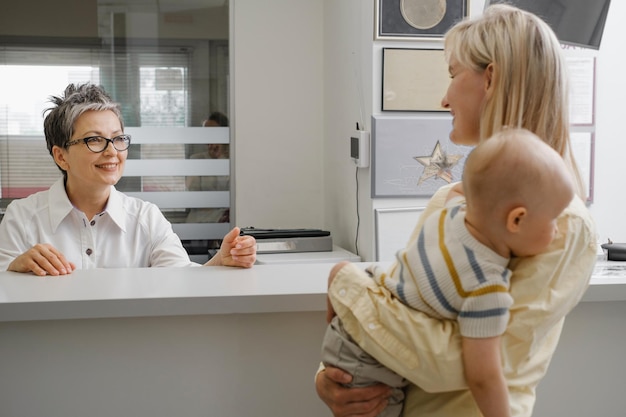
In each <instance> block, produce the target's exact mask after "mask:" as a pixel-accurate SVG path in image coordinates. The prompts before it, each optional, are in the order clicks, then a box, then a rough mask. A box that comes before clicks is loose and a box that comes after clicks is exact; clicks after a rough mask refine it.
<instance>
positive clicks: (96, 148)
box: [65, 135, 130, 153]
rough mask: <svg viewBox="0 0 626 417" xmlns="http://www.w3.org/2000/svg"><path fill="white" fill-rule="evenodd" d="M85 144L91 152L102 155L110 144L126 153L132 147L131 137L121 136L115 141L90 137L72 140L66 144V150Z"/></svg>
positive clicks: (114, 139) (101, 137)
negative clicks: (78, 144)
mask: <svg viewBox="0 0 626 417" xmlns="http://www.w3.org/2000/svg"><path fill="white" fill-rule="evenodd" d="M81 142H84V143H85V145H87V147H88V148H89V150H90V151H91V152H95V153H100V152H104V150H105V149H106V148H107V147H108V146H109V142H111V144H112V145H113V147H114V148H115V150H116V151H119V152H121V151H125V150H126V149H128V147H129V146H130V135H119V136H116V137H114V138H113V139H109V138H105V137H103V136H89V137H88V138H84V139H76V140H71V141H69V142H67V143H66V144H65V147H66V148H69V147H70V146H72V145H76V144H77V143H81Z"/></svg>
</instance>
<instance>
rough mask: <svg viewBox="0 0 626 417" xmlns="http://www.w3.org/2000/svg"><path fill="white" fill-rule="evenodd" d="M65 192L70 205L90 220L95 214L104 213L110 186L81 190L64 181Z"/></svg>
mask: <svg viewBox="0 0 626 417" xmlns="http://www.w3.org/2000/svg"><path fill="white" fill-rule="evenodd" d="M65 192H66V193H67V197H68V198H69V200H70V202H71V203H72V205H73V206H74V207H76V208H77V209H78V210H80V211H82V212H83V213H85V216H87V219H89V220H91V219H93V218H94V216H95V215H96V214H98V213H101V212H103V211H104V209H105V207H106V205H107V202H108V201H109V196H110V195H111V186H110V185H107V186H104V187H96V188H91V189H83V188H79V187H75V186H72V185H71V184H70V183H68V182H67V181H66V183H65Z"/></svg>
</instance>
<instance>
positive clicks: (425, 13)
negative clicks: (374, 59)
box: [374, 0, 469, 40]
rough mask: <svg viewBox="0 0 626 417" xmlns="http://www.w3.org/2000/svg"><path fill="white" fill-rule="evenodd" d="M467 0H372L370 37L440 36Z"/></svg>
mask: <svg viewBox="0 0 626 417" xmlns="http://www.w3.org/2000/svg"><path fill="white" fill-rule="evenodd" d="M468 1H469V0H376V10H375V22H376V30H375V33H374V39H380V40H383V39H390V40H415V39H442V38H443V35H444V34H445V33H446V31H447V30H448V29H450V27H452V26H453V25H454V24H455V23H456V22H458V21H459V20H461V19H463V18H464V17H466V16H467V10H468V4H467V3H468Z"/></svg>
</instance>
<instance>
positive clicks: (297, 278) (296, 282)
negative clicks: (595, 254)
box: [0, 261, 626, 321]
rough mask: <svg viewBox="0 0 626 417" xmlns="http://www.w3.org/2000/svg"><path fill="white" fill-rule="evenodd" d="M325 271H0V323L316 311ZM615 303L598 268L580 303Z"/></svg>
mask: <svg viewBox="0 0 626 417" xmlns="http://www.w3.org/2000/svg"><path fill="white" fill-rule="evenodd" d="M333 265H334V264H333V263H317V264H306V265H297V264H275V265H256V266H254V267H253V268H251V269H238V268H228V267H196V268H191V267H190V268H134V269H133V268H130V269H92V270H77V271H74V272H73V273H72V274H70V275H65V276H59V277H50V276H47V277H37V276H34V275H31V274H18V273H14V272H0V321H24V320H54V319H83V318H111V317H150V316H180V315H205V314H234V313H277V312H307V311H323V310H324V309H325V308H326V304H325V297H326V286H327V277H328V272H329V271H330V269H331V268H332V266H333ZM360 265H363V267H365V266H367V265H369V263H365V262H364V263H360ZM621 300H626V263H620V262H608V261H598V263H597V264H596V268H595V270H594V274H593V277H592V279H591V285H590V287H589V289H588V291H587V292H586V294H585V296H584V298H583V301H596V302H598V301H621Z"/></svg>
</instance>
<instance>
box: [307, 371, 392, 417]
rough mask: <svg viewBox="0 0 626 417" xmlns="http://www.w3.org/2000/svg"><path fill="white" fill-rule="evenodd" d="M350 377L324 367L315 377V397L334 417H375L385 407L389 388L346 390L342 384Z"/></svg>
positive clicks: (373, 387)
mask: <svg viewBox="0 0 626 417" xmlns="http://www.w3.org/2000/svg"><path fill="white" fill-rule="evenodd" d="M350 381H352V376H351V375H350V374H348V373H346V372H344V371H342V370H341V369H339V368H334V367H332V366H328V367H326V368H325V369H324V370H322V371H320V372H318V374H317V375H316V377H315V389H316V390H317V395H318V396H319V397H320V398H321V399H322V401H324V403H326V405H327V406H328V408H330V410H331V411H332V413H333V415H334V416H335V417H349V416H359V417H375V416H377V415H378V414H380V412H381V411H382V410H383V409H384V408H385V407H386V406H387V399H388V398H389V396H390V395H391V388H389V387H388V386H386V385H383V384H377V385H372V386H369V387H365V388H347V387H345V386H343V385H342V384H347V383H349V382H350Z"/></svg>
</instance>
